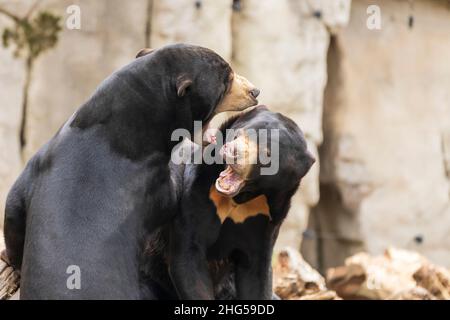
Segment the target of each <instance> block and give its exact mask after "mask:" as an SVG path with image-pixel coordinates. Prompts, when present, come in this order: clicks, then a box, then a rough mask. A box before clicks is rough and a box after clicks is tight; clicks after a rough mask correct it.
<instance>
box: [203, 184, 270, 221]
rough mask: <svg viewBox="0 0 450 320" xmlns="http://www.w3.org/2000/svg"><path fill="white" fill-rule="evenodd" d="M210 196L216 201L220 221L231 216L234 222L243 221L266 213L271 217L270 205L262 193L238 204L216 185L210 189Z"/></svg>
mask: <svg viewBox="0 0 450 320" xmlns="http://www.w3.org/2000/svg"><path fill="white" fill-rule="evenodd" d="M209 198H210V199H211V200H212V202H213V203H214V205H215V207H216V210H217V215H218V216H219V218H220V222H221V223H223V222H224V221H225V219H226V218H230V219H231V220H233V221H234V223H243V222H244V221H245V220H246V219H247V218H250V217H254V216H257V215H258V214H262V215H265V216H267V217H269V219H270V211H269V205H268V204H267V198H266V196H265V195H260V196H258V197H256V198H254V199H252V200H250V201H247V202H245V203H242V204H237V203H236V202H234V201H233V199H232V198H229V197H226V196H224V195H222V194H220V193H219V192H218V191H217V190H216V188H215V187H214V186H212V187H211V189H210V191H209Z"/></svg>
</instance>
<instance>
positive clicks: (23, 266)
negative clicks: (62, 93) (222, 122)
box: [4, 44, 259, 299]
mask: <svg viewBox="0 0 450 320" xmlns="http://www.w3.org/2000/svg"><path fill="white" fill-rule="evenodd" d="M258 93H259V90H258V89H256V88H255V87H254V86H253V85H252V84H251V83H250V82H248V81H247V80H246V79H244V78H242V77H240V76H239V75H237V74H235V73H234V72H233V70H232V69H231V67H230V66H229V64H228V63H227V62H225V61H224V60H223V59H222V58H221V57H220V56H219V55H217V54H216V53H214V52H213V51H211V50H209V49H206V48H202V47H198V46H193V45H185V44H177V45H170V46H166V47H163V48H160V49H158V50H154V51H151V50H143V51H141V52H140V53H139V54H138V58H137V59H136V60H134V61H133V62H132V63H130V64H128V65H127V66H125V67H123V68H122V69H120V70H118V71H117V72H115V73H113V74H112V75H111V76H110V77H108V78H107V79H106V80H105V81H104V82H103V83H102V84H101V85H100V86H99V87H98V88H97V90H96V91H95V92H94V94H93V96H92V97H91V98H90V99H89V100H88V101H87V102H86V103H85V104H84V105H82V106H81V107H80V108H79V109H78V110H77V111H76V112H75V114H74V115H73V116H72V117H71V118H70V119H69V120H68V121H67V122H66V123H65V124H64V125H63V126H62V128H61V129H60V130H59V131H58V132H57V133H56V135H55V136H54V137H53V138H52V139H51V140H50V141H49V142H48V143H47V144H45V145H44V146H43V147H42V148H41V149H40V150H39V152H38V153H37V154H36V155H35V156H34V157H33V158H32V159H31V160H30V161H29V162H28V164H27V166H26V168H25V170H24V171H23V173H22V174H21V175H20V177H19V178H18V180H17V181H16V182H15V184H14V185H13V187H12V189H11V191H10V193H9V195H8V198H7V202H6V212H5V224H4V231H5V232H4V233H5V242H6V254H4V256H6V257H5V258H6V259H8V260H9V262H10V263H11V264H12V266H13V267H15V268H17V269H20V270H21V298H23V299H91V298H95V299H103V298H105V299H122V298H123V299H140V298H146V297H145V294H146V293H147V291H146V290H145V289H143V288H142V281H141V279H140V274H139V263H140V254H141V253H142V251H143V248H142V243H143V238H144V236H145V235H146V234H147V233H148V232H151V230H152V229H154V228H156V227H158V226H160V225H161V224H162V223H164V222H165V221H168V220H169V219H170V218H171V217H172V216H173V214H174V213H176V210H175V209H176V206H177V204H178V200H179V195H180V186H181V185H182V181H181V179H182V176H181V175H178V174H177V171H173V172H171V171H170V168H169V160H170V154H171V149H172V147H173V146H174V145H175V144H176V143H177V142H173V141H171V132H172V131H173V130H174V129H176V128H184V129H188V130H192V127H193V121H195V120H199V121H208V120H209V119H210V118H211V117H212V116H213V115H214V114H216V113H217V112H221V111H227V110H242V109H245V108H247V107H250V106H253V105H255V104H256V103H257V100H256V97H257V96H258Z"/></svg>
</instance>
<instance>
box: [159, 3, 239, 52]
mask: <svg viewBox="0 0 450 320" xmlns="http://www.w3.org/2000/svg"><path fill="white" fill-rule="evenodd" d="M197 3H198V4H197ZM231 5H232V1H230V0H201V1H192V0H165V1H153V8H152V22H151V38H150V45H151V47H152V48H158V47H161V46H163V45H166V44H169V43H176V42H186V43H191V44H196V45H200V46H204V47H208V48H210V49H213V50H214V51H216V52H217V53H218V54H220V55H221V56H222V57H223V58H224V59H226V60H227V61H230V58H231V50H232V41H231Z"/></svg>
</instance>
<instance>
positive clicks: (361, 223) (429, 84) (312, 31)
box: [0, 0, 450, 272]
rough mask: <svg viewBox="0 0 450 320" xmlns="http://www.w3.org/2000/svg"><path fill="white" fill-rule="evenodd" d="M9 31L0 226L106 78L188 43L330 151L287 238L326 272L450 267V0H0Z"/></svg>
mask: <svg viewBox="0 0 450 320" xmlns="http://www.w3.org/2000/svg"><path fill="white" fill-rule="evenodd" d="M72 5H75V7H74V6H72ZM373 5H375V6H373ZM78 11H79V12H78ZM77 14H78V15H79V17H80V20H79V22H80V23H79V24H78V23H77V21H76V20H74V17H75V18H76V15H77ZM5 30H6V31H5ZM0 32H1V33H2V34H3V44H2V46H0V150H1V152H0V212H1V215H0V218H1V221H3V211H4V204H5V198H6V195H7V192H8V190H9V188H10V187H11V185H12V183H13V182H14V180H15V179H16V178H17V176H18V175H19V174H20V172H21V170H22V169H23V167H24V164H25V163H26V161H27V160H28V159H29V158H30V156H32V155H33V154H34V153H35V152H36V151H37V150H38V148H39V147H40V146H41V145H42V144H43V143H44V142H46V141H47V140H48V139H49V138H51V137H52V136H53V134H54V133H55V132H56V131H57V130H58V128H59V127H60V126H61V125H62V123H64V122H65V121H66V120H67V118H68V117H69V116H70V115H71V114H72V113H73V112H74V111H75V110H76V109H77V108H78V107H79V106H80V105H81V104H82V103H83V102H84V101H86V100H87V99H88V98H89V96H90V95H91V94H92V93H93V91H94V90H95V88H96V87H97V86H98V85H99V83H100V82H101V81H102V80H103V79H104V78H106V77H107V76H108V75H109V74H111V73H112V72H113V71H114V70H116V69H118V68H119V67H121V66H123V65H125V64H127V63H128V62H130V61H131V60H132V59H134V56H135V54H136V53H137V51H138V50H139V49H141V48H143V47H152V48H158V47H160V46H163V45H165V44H169V43H174V42H188V43H193V44H199V45H202V46H206V47H209V48H212V49H213V50H215V51H217V52H218V53H219V54H220V55H222V56H223V57H224V58H225V59H226V60H227V61H229V62H230V63H231V65H232V67H233V68H234V69H235V70H236V71H237V72H238V73H240V74H242V75H244V76H245V77H247V78H248V79H249V80H250V81H251V82H252V83H254V84H255V85H256V86H257V87H258V88H260V89H261V90H262V93H261V96H260V99H259V101H260V102H261V103H263V104H266V105H268V106H269V107H270V108H271V109H272V110H274V111H279V112H282V113H284V114H286V115H288V116H289V117H291V118H293V119H294V120H295V121H296V122H297V123H298V124H299V126H300V127H301V128H302V130H303V131H304V133H305V135H306V137H307V140H308V142H309V148H310V150H311V151H312V152H313V153H314V154H315V155H316V157H317V158H318V159H319V161H318V162H317V163H316V165H314V167H313V169H312V170H311V171H310V172H309V174H308V175H307V177H305V179H304V181H303V182H302V186H301V188H300V191H299V193H298V194H297V195H296V196H295V198H294V200H293V203H292V208H291V210H290V214H289V217H288V218H287V220H286V222H285V224H284V226H283V230H282V231H281V232H280V238H279V241H278V244H277V248H281V247H282V246H285V245H289V246H290V247H293V248H295V249H298V250H300V251H301V253H302V255H303V257H304V258H305V260H307V261H308V262H309V263H310V264H311V265H312V266H313V267H315V268H317V269H318V270H320V271H321V272H324V271H325V270H326V269H327V268H329V267H333V266H338V265H341V264H342V263H343V262H344V259H345V258H347V257H349V256H350V255H352V254H354V253H357V252H360V251H366V252H368V253H370V254H380V253H382V252H383V250H384V249H385V248H387V247H388V246H395V247H399V248H404V249H409V250H413V251H417V252H420V253H421V254H423V255H424V256H426V257H427V258H429V259H430V260H431V261H433V262H434V263H438V264H441V265H443V266H445V267H447V268H448V267H450V188H449V186H450V63H449V57H450V1H447V0H413V1H412V0H410V1H408V0H371V1H367V0H353V1H350V0H309V1H308V0H240V1H238V0H234V1H233V0H130V1H120V0H95V1H89V0H78V1H77V0H42V1H35V0H0Z"/></svg>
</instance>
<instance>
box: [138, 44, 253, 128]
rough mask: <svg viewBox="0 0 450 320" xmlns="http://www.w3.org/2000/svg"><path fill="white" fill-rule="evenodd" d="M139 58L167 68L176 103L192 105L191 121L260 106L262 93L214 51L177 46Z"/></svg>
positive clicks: (149, 51)
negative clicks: (259, 97) (259, 98)
mask: <svg viewBox="0 0 450 320" xmlns="http://www.w3.org/2000/svg"><path fill="white" fill-rule="evenodd" d="M136 58H139V59H149V61H150V60H152V61H153V63H157V66H158V68H159V69H163V71H162V72H161V74H164V75H165V77H166V80H168V84H167V86H169V90H171V92H173V94H174V95H175V97H176V100H175V102H177V101H178V102H184V103H187V104H188V105H189V106H190V114H191V116H192V119H190V120H197V121H208V120H210V119H211V118H212V117H213V116H214V115H215V114H217V113H220V112H224V111H242V110H244V109H246V108H248V107H251V106H254V105H256V104H257V103H258V100H257V99H256V98H257V97H258V95H259V92H260V91H259V90H258V89H257V88H256V87H255V86H254V85H253V84H251V83H250V82H249V81H248V80H247V79H246V78H244V77H242V76H240V75H239V74H237V73H235V72H234V71H233V70H232V68H231V67H230V65H229V64H228V63H227V62H226V61H225V60H224V59H223V58H222V57H220V56H219V55H218V54H217V53H215V52H214V51H212V50H210V49H207V48H203V47H200V46H195V45H187V44H176V45H168V46H165V47H162V48H160V49H155V50H153V49H142V50H140V51H139V52H138V54H137V56H136Z"/></svg>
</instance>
